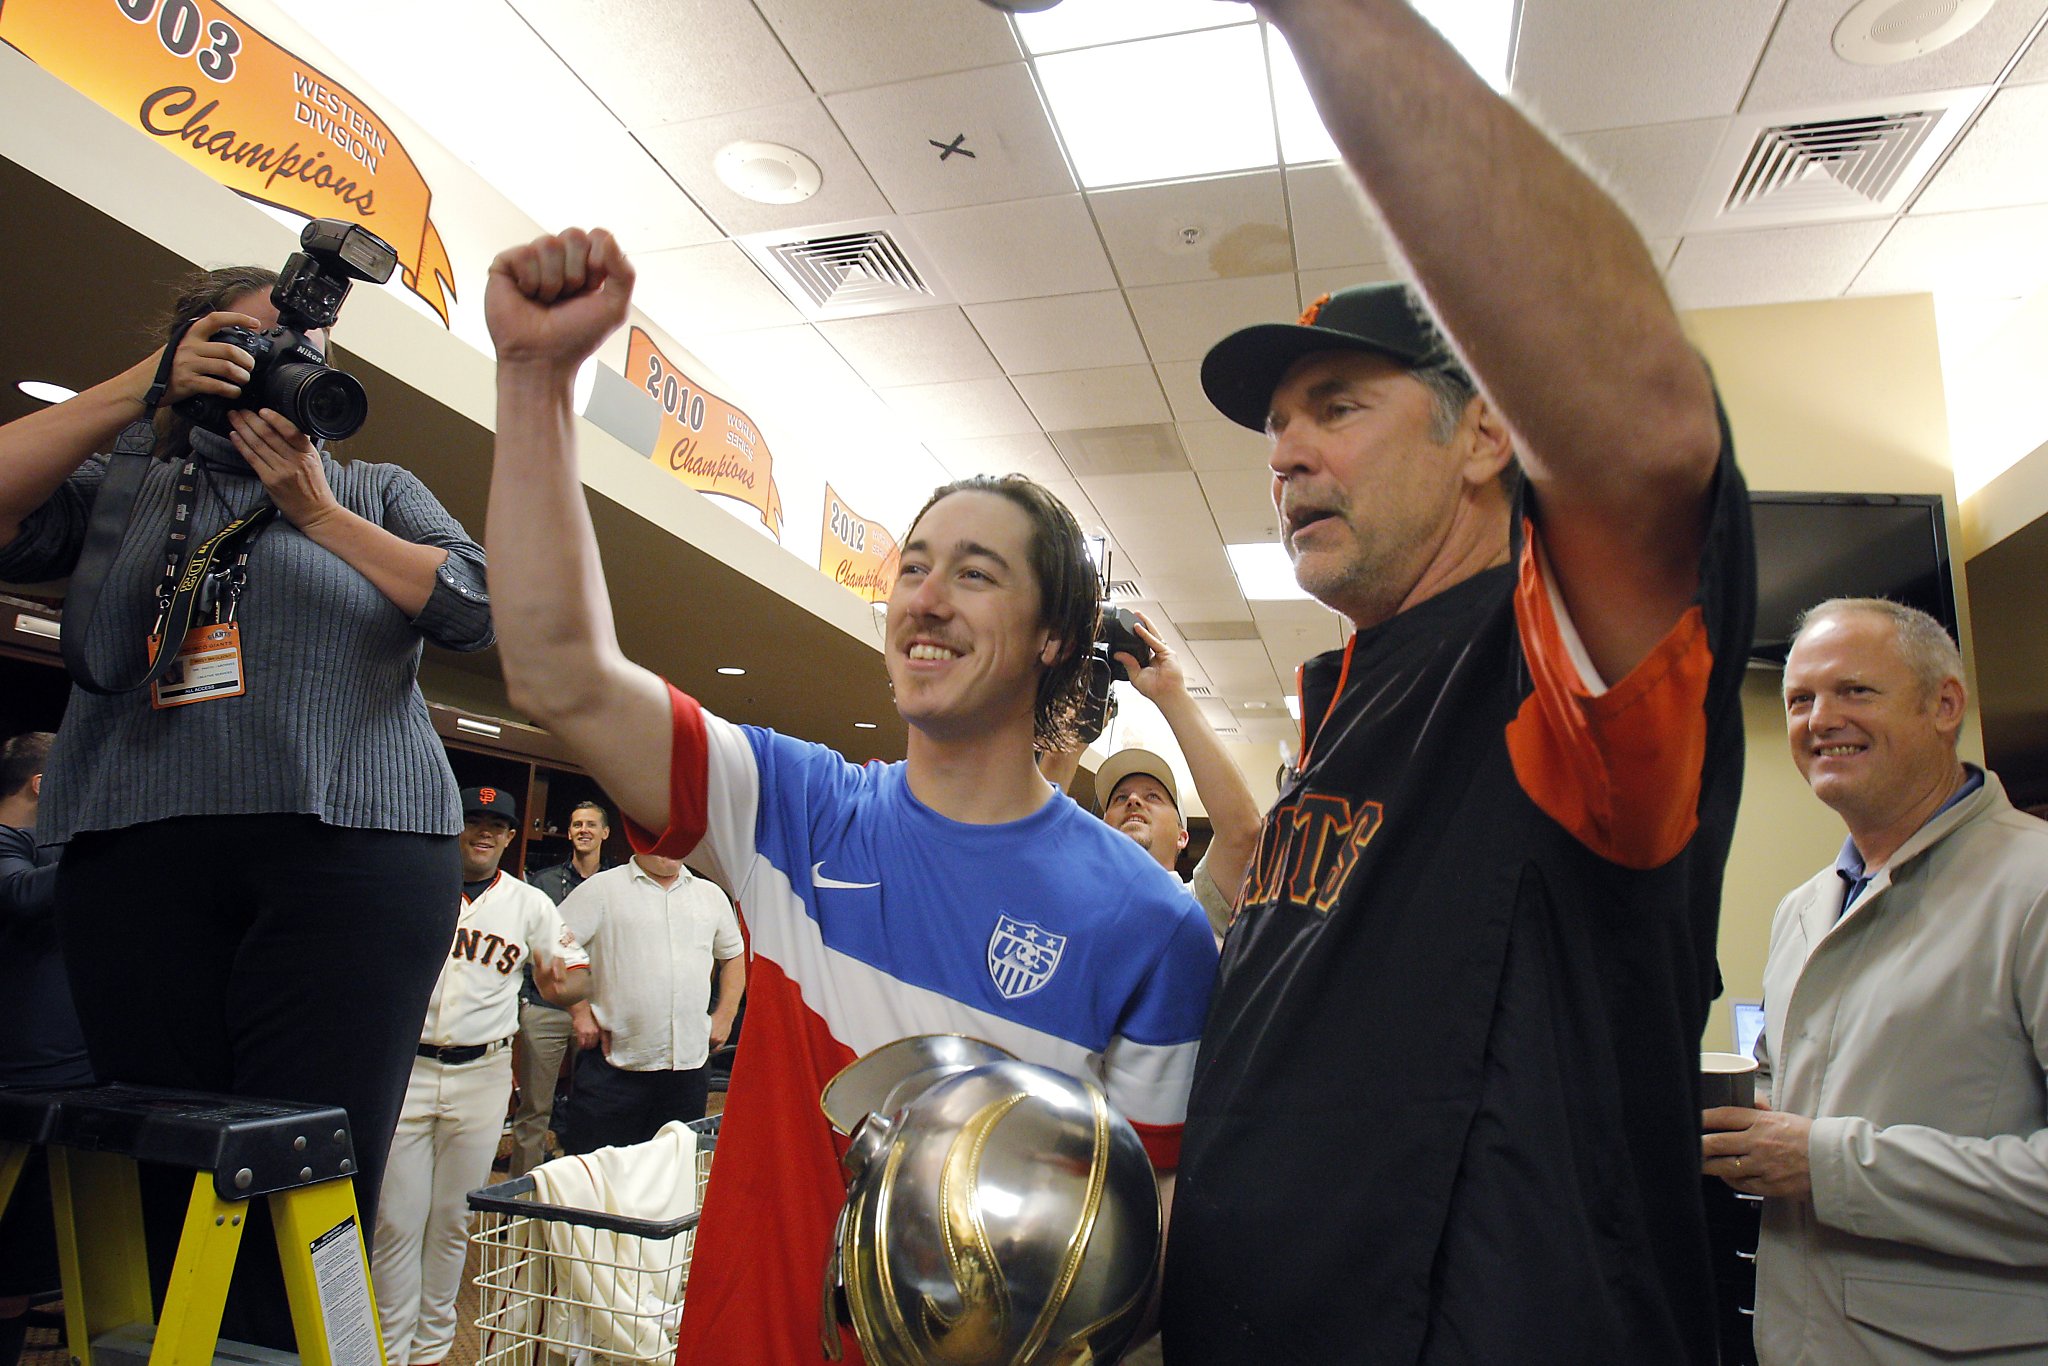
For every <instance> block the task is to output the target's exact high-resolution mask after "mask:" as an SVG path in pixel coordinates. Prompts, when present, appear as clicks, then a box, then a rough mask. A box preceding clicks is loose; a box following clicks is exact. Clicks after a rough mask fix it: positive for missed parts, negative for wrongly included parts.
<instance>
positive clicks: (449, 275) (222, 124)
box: [0, 0, 454, 323]
mask: <svg viewBox="0 0 2048 1366" xmlns="http://www.w3.org/2000/svg"><path fill="white" fill-rule="evenodd" d="M0 42H5V43H6V44H7V45H8V46H10V47H12V48H14V49H15V50H16V51H18V52H20V53H21V54H22V55H23V56H25V57H27V58H28V59H29V60H30V61H32V62H34V63H35V64H36V65H37V66H40V67H42V68H43V69H44V70H46V71H48V72H50V74H52V75H54V76H56V77H57V78H58V79H59V80H62V81H63V82H64V83H65V84H67V85H69V86H71V87H72V88H73V89H75V90H77V91H78V92H79V93H81V94H83V95H85V96H87V97H88V98H89V99H91V100H93V101H94V102H95V103H97V104H99V105H101V106H102V107H104V108H105V109H107V110H108V111H109V112H111V113H113V114H114V115H116V116H117V117H119V118H120V119H122V120H123V121H124V122H126V123H128V124H130V125H131V126H133V127H135V128H137V129H139V130H140V131H141V132H143V133H145V134H147V135H148V136H149V137H151V138H152V139H154V140H156V141H157V142H158V143H159V144H160V145H162V146H164V147H167V148H169V149H170V150H171V151H173V152H175V153H177V154H178V155H179V156H181V157H183V158H184V159H185V160H187V161H189V162H191V163H192V164H193V165H195V166H197V167H199V168H200V169H201V170H203V171H205V172H206V173H207V174H208V175H210V176H212V177H213V178H214V179H215V180H217V181H219V182H220V183H221V184H223V185H225V186H227V187H228V188H229V189H231V190H234V191H236V192H237V193H239V194H244V195H247V196H248V197H250V198H251V199H258V200H261V201H263V202H264V203H266V204H272V205H275V206H277V207H278V208H281V209H286V210H289V211H290V212H292V213H300V214H304V215H306V216H307V217H308V218H343V219H350V220H353V221H355V222H359V223H361V224H362V225H363V226H364V227H366V228H368V229H369V230H370V231H371V232H374V233H376V234H377V235H378V236H379V237H381V238H383V239H384V240H385V241H387V242H389V243H390V244H391V245H392V246H393V247H395V248H397V249H398V259H399V268H400V270H401V271H403V273H404V277H405V283H406V284H407V285H408V286H409V287H410V288H411V289H412V291H413V292H414V293H415V294H417V295H419V296H420V298H422V299H424V300H426V302H427V303H428V304H429V305H430V306H431V307H432V308H433V309H434V311H435V312H436V313H438V314H440V315H441V321H442V322H443V323H446V322H447V321H448V302H449V299H450V298H451V297H452V296H453V294H454V284H453V276H454V268H453V267H452V266H451V265H450V264H449V261H448V250H447V248H446V247H445V246H444V245H443V244H442V242H441V234H440V233H439V231H437V230H436V229H435V227H434V225H433V223H432V221H430V219H429V217H428V214H429V211H430V210H431V208H432V205H433V194H432V192H431V191H430V190H429V189H428V188H427V182H426V179H425V177H424V176H422V175H421V173H420V170H419V167H417V166H416V165H414V164H413V160H412V158H411V157H410V156H409V155H407V153H406V150H405V148H404V147H402V146H401V145H399V142H398V140H397V139H396V138H395V137H393V136H392V135H391V133H390V130H389V129H388V128H387V127H386V126H385V124H384V121H383V120H382V119H381V118H380V117H378V116H377V115H376V114H374V113H372V112H371V111H370V110H369V109H368V108H366V107H365V106H364V104H363V102H362V101H361V100H360V99H358V98H357V97H356V96H355V95H354V94H352V93H351V92H350V91H348V90H346V89H344V88H343V87H341V86H340V85H337V84H336V83H335V82H334V81H332V80H330V79H328V77H327V76H326V75H324V74H323V73H321V72H320V71H319V70H318V69H316V68H315V67H313V66H311V65H309V64H307V63H306V62H303V61H301V60H299V58H297V57H295V56H294V55H292V54H291V53H290V52H287V51H286V50H285V49H284V48H282V47H280V46H278V45H277V44H276V43H274V42H272V41H271V40H270V39H269V38H266V37H265V36H264V35H263V34H261V33H259V32H257V31H256V30H255V29H253V28H251V27H250V26H249V24H248V23H247V22H246V21H244V20H243V19H241V18H240V17H238V16H237V15H236V14H235V13H234V12H233V11H231V10H229V9H227V8H226V7H225V6H223V5H219V4H215V3H213V2H212V0H0Z"/></svg>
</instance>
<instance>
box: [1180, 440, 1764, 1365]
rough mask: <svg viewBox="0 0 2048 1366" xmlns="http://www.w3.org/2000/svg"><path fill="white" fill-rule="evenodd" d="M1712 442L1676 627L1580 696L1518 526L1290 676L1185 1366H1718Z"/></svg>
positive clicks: (1734, 545)
mask: <svg viewBox="0 0 2048 1366" xmlns="http://www.w3.org/2000/svg"><path fill="white" fill-rule="evenodd" d="M1722 440H1723V447H1722V453H1721V465H1720V470H1719V472H1718V474H1717V476H1716V478H1715V483H1714V488H1713V491H1712V494H1711V498H1712V513H1711V518H1712V520H1711V525H1710V529H1709V531H1708V535H1707V541H1706V547H1705V551H1704V554H1703V558H1702V562H1701V570H1700V587H1699V594H1698V597H1697V599H1696V601H1695V604H1694V606H1693V607H1692V608H1690V609H1688V611H1687V612H1686V614H1685V615H1684V616H1683V617H1682V618H1681V619H1680V621H1679V622H1678V624H1677V625H1675V626H1674V627H1673V628H1672V630H1671V632H1670V633H1669V634H1668V635H1667V636H1666V637H1665V639H1664V640H1663V641H1662V642H1661V643H1660V644H1659V645H1658V647H1657V648H1656V650H1655V651H1653V652H1652V654H1651V655H1650V656H1649V657H1648V658H1647V659H1645V660H1644V661H1643V662H1642V663H1641V664H1640V665H1639V666H1638V667H1637V668H1636V669H1635V670H1634V671H1633V672H1631V673H1630V674H1629V675H1628V677H1626V678H1624V679H1622V680H1621V681H1620V682H1618V683H1616V684H1615V685H1613V686H1612V687H1611V688H1608V689H1607V690H1605V691H1604V692H1599V693H1597V694H1596V693H1594V692H1592V691H1591V690H1589V689H1588V688H1587V687H1586V685H1585V684H1584V683H1583V682H1582V681H1581V679H1582V678H1583V677H1585V676H1587V675H1589V674H1590V672H1591V670H1590V666H1586V667H1585V668H1583V669H1582V668H1581V667H1580V666H1578V665H1575V664H1574V662H1573V660H1574V652H1575V651H1577V650H1578V646H1577V637H1576V635H1575V633H1573V632H1572V631H1571V629H1570V626H1569V623H1568V621H1567V620H1566V617H1565V613H1564V609H1563V607H1562V604H1561V602H1560V600H1559V599H1558V598H1557V596H1556V594H1555V591H1554V589H1553V588H1552V587H1551V586H1550V585H1549V584H1547V583H1546V582H1545V580H1544V577H1543V571H1542V569H1541V556H1540V555H1539V554H1538V553H1537V550H1536V546H1535V544H1534V542H1535V540H1536V539H1538V538H1537V536H1536V534H1535V533H1534V532H1532V531H1530V530H1529V529H1528V526H1529V524H1528V523H1527V521H1526V520H1525V519H1524V518H1523V517H1518V518H1517V525H1518V528H1519V534H1517V535H1516V537H1515V546H1514V552H1515V553H1514V554H1513V555H1512V556H1511V562H1510V564H1508V565H1504V566H1501V567H1499V568H1495V569H1491V570H1487V571H1485V572H1483V573H1481V574H1479V575H1477V576H1476V577H1474V578H1471V579H1468V580H1466V581H1465V582H1463V583H1461V584H1459V585H1457V586H1456V587H1454V588H1451V589H1449V590H1448V591H1446V592H1444V593H1441V594H1439V595H1437V596H1436V597H1433V598H1430V599H1428V600H1427V601H1425V602H1423V603H1421V604H1419V605H1417V606H1416V607H1413V608H1411V609H1409V610H1408V611H1405V612H1403V613H1401V614H1400V615H1398V616H1396V617H1395V618H1393V619H1392V620H1390V621H1388V622H1385V623H1384V624H1382V625H1380V626H1378V627H1375V628H1374V629H1372V630H1369V631H1364V632H1360V633H1359V634H1358V635H1357V636H1355V637H1354V638H1353V639H1352V641H1351V643H1350V644H1349V646H1348V647H1347V648H1346V649H1344V650H1343V651H1340V652H1337V653H1334V654H1330V655H1325V656H1322V657H1320V658H1318V659H1316V660H1313V661H1311V662H1310V663H1309V664H1308V665H1307V666H1306V667H1305V668H1304V670H1303V680H1302V716H1303V721H1304V748H1303V760H1302V772H1301V774H1300V776H1299V777H1298V778H1297V779H1296V780H1294V781H1293V782H1291V783H1289V784H1288V786H1287V787H1286V788H1285V790H1283V791H1282V792H1281V794H1280V798H1279V801H1278V803H1277V804H1276V805H1275V807H1274V809H1273V811H1272V812H1271V814H1269V815H1268V817H1267V819H1266V824H1265V828H1264V830H1263V832H1262V834H1261V837H1260V843H1259V850H1258V853H1257V856H1256V857H1255V859H1254V861H1253V866H1252V869H1251V871H1250V872H1249V874H1248V875H1247V881H1246V891H1245V898H1244V910H1243V911H1242V913H1241V914H1240V915H1239V917H1238V919H1237V921H1236V923H1235V924H1234V925H1233V926H1232V927H1231V930H1230V934H1229V937H1228V940H1227V941H1226V943H1225V946H1224V954H1223V968H1222V973H1223V975H1222V980H1221V983H1220V985H1219V986H1218V988H1217V993H1216V997H1215V1000H1214V1003H1213V1005H1212V1007H1211V1010H1210V1015H1209V1022H1208V1027H1207V1029H1206V1030H1205V1031H1204V1034H1203V1039H1202V1049H1201V1055H1200V1058H1199V1060H1198V1062H1197V1064H1196V1070H1195V1083H1194V1092H1193V1096H1192V1098H1191V1100H1190V1102H1189V1113H1188V1123H1187V1129H1186V1133H1185V1137H1184V1141H1183V1148H1182V1158H1181V1167H1180V1176H1179V1186H1178V1189H1177V1191H1176V1194H1175V1197H1174V1206H1173V1225H1172V1233H1171V1236H1170V1237H1169V1239H1168V1246H1167V1266H1166V1299H1165V1305H1164V1322H1165V1326H1166V1344H1165V1345H1166V1355H1167V1359H1168V1360H1170V1361H1173V1362H1175V1363H1177V1366H1206V1364H1207V1363H1222V1362H1230V1363H1251V1362H1256V1363H1261V1364H1262V1366H1265V1364H1269V1363H1281V1362H1314V1363H1318V1366H1323V1364H1326V1363H1335V1362H1360V1363H1390V1364H1391V1363H1398V1364H1399V1366H1412V1364H1413V1363H1430V1364H1431V1366H1449V1364H1450V1363H1457V1364H1458V1366H1466V1364H1468V1363H1469V1364H1470V1366H1509V1363H1512V1364H1513V1366H1549V1364H1550V1363H1557V1364H1558V1366H1563V1364H1564V1363H1571V1366H1686V1364H1687V1363H1695V1364H1698V1366H1711V1363H1712V1362H1713V1361H1714V1360H1715V1358H1716V1349H1715V1345H1714V1326H1713V1282H1712V1274H1711V1272H1710V1270H1709V1266H1708V1261H1707V1251H1706V1232H1705V1226H1704V1223H1703V1221H1702V1215H1701V1201H1700V1184H1699V1183H1700V1176H1699V1160H1700V1159H1699V1110H1698V1105H1697V1102H1696V1098H1695V1076H1696V1072H1697V1069H1698V1050H1699V1042H1700V1033H1701V1031H1702V1029H1703V1028H1704V1026H1705V1023H1706V1012H1707V1005H1708V1002H1709V1000H1710V999H1711V997H1712V996H1713V994H1714V992H1715V990H1716V987H1717V972H1716V968H1715V960H1714V940H1715V930H1716V925H1717V922H1718V919H1719V908H1720V895H1721V868H1722V863H1723V862H1724V860H1725V859H1726V857H1727V852H1728V841H1729V836H1730V832H1731V830H1732V827H1733V825H1734V820H1735V806H1736V799H1737V796H1738V793H1739V789H1740V787H1741V782H1742V758H1743V736H1742V711H1741V696H1740V689H1741V682H1742V675H1743V666H1744V659H1745V656H1746V654H1747V652H1748V648H1749V643H1750V633H1751V626H1752V619H1753V617H1754V614H1755V606H1754V604H1755V578H1756V568H1755V557H1754V551H1753V548H1752V545H1751V538H1750V525H1749V504H1748V497H1747V492H1746V490H1745V489H1744V487H1743V483H1742V478H1741V476H1740V474H1739V473H1738V472H1737V470H1736V468H1735V463H1734V458H1733V454H1732V451H1731V450H1730V448H1729V443H1728V439H1727V428H1726V425H1725V420H1724V423H1723V428H1722ZM1581 657H1582V652H1581Z"/></svg>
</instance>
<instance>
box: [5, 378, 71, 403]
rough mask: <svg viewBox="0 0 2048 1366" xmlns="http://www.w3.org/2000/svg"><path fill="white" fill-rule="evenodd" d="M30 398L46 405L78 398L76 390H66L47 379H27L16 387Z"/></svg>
mask: <svg viewBox="0 0 2048 1366" xmlns="http://www.w3.org/2000/svg"><path fill="white" fill-rule="evenodd" d="M14 387H15V388H17V389H19V390H21V392H23V393H24V394H27V395H28V396H29V397H30V398H33V399H38V400H40V401H42V402H44V403H62V402H63V401H64V400H65V399H67V398H77V397H78V391H77V390H76V389H66V388H65V387H64V386H63V385H61V384H52V383H50V382H49V381H48V380H46V379H25V380H23V381H22V382H21V383H19V384H17V385H15V386H14Z"/></svg>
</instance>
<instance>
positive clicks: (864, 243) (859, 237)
mask: <svg viewBox="0 0 2048 1366" xmlns="http://www.w3.org/2000/svg"><path fill="white" fill-rule="evenodd" d="M740 245H741V246H742V247H744V248H745V249H746V252H747V254H748V255H750V256H752V257H753V258H754V261H755V262H756V263H757V264H758V265H759V266H760V267H761V269H762V270H764V271H766V272H767V273H768V276H769V278H770V279H772V280H774V281H775V283H776V284H777V285H778V286H780V287H781V289H782V292H783V293H784V294H787V295H788V296H789V298H790V301H791V302H792V303H794V304H795V305H796V306H797V307H798V308H799V309H801V310H802V311H803V313H804V315H805V316H806V317H808V318H811V319H814V320H815V319H826V318H855V317H863V316H866V315H869V314H874V313H900V312H907V311H909V310H911V309H918V308H931V307H933V306H934V305H937V304H945V303H951V302H952V300H951V298H949V297H948V296H947V295H946V293H945V292H944V291H943V290H942V289H940V288H939V287H938V285H937V283H936V280H935V277H934V275H933V272H932V271H931V269H930V268H929V267H927V266H926V265H924V264H923V263H922V262H921V261H920V260H919V259H918V254H917V251H916V249H915V247H914V245H913V244H912V243H911V241H910V240H909V238H908V237H907V236H906V235H905V234H904V233H903V232H901V231H900V230H899V224H898V223H897V221H896V220H895V219H870V220H868V221H865V222H860V223H840V224H834V225H832V226H830V227H809V228H800V229H796V230H793V231H784V232H774V233H762V234H759V235H757V236H754V237H749V238H742V239H740Z"/></svg>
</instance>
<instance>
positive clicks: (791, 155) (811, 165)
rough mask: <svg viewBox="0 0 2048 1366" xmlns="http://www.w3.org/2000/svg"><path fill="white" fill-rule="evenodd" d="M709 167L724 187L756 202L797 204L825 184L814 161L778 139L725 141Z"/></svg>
mask: <svg viewBox="0 0 2048 1366" xmlns="http://www.w3.org/2000/svg"><path fill="white" fill-rule="evenodd" d="M711 166H712V169H713V170H715V171H717V172H718V178H719V179H720V180H721V181H723V182H725V187H726V188H727V189H729V190H731V191H732V192H733V193H734V194H736V195H738V196H740V197H741V198H742V199H751V200H753V201H754V202H755V203H756V204H801V203H803V202H804V201H805V200H806V199H809V198H810V197H811V196H812V195H814V194H816V193H817V192H818V187H819V186H820V185H822V184H824V183H825V177H824V176H823V175H822V174H821V173H820V172H819V170H818V163H817V162H815V161H812V160H811V159H810V158H809V157H807V156H805V155H804V154H803V153H802V152H799V151H798V150H797V149H796V148H794V147H784V146H783V145H782V144H781V143H779V142H732V143H727V144H726V145H725V146H723V147H721V148H719V149H718V154H717V155H716V156H714V157H713V158H712V159H711Z"/></svg>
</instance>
